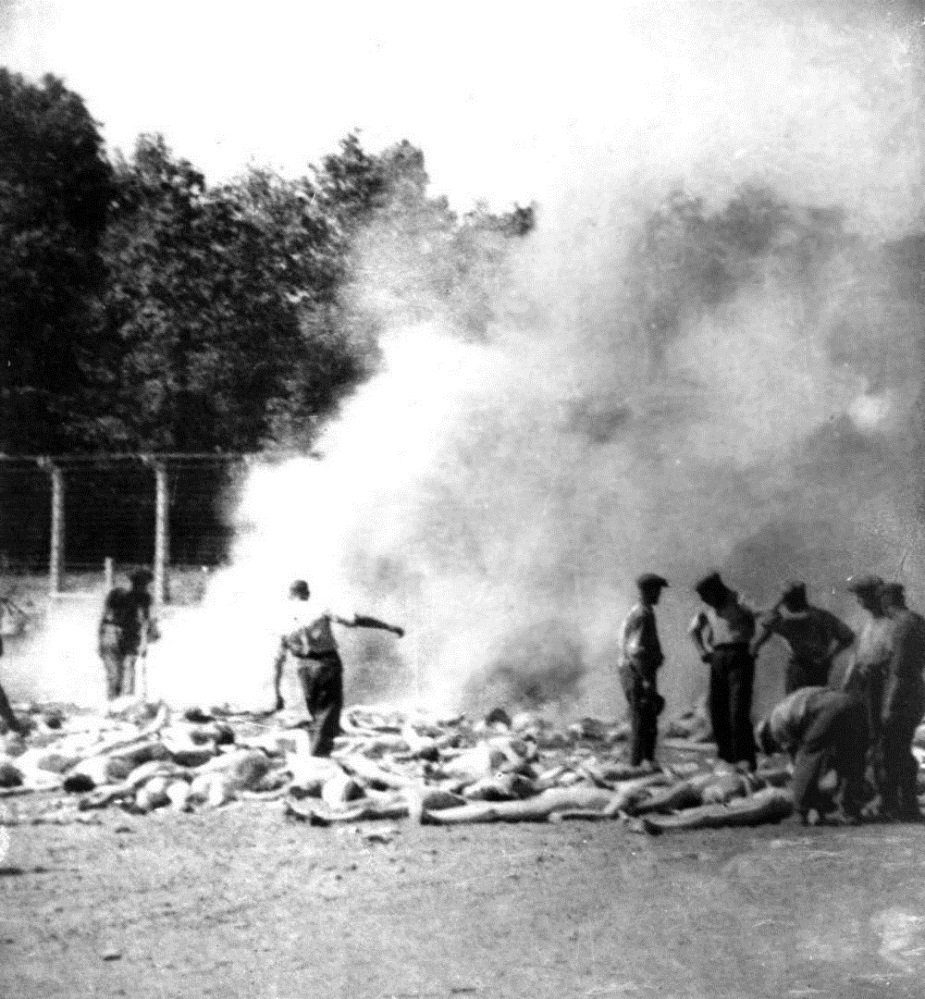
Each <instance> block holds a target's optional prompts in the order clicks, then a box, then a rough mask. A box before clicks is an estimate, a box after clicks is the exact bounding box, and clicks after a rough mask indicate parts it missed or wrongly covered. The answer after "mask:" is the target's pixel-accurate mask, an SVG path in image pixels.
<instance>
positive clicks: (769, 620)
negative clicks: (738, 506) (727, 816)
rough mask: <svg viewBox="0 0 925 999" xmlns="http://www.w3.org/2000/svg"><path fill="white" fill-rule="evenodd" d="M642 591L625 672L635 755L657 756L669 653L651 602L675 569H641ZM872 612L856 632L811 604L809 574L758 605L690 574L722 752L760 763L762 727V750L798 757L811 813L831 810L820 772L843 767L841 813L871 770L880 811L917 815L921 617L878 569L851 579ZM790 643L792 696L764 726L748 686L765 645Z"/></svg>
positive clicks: (638, 758) (862, 799)
mask: <svg viewBox="0 0 925 999" xmlns="http://www.w3.org/2000/svg"><path fill="white" fill-rule="evenodd" d="M636 584H637V587H638V590H639V602H638V603H637V604H636V605H634V607H633V608H632V610H631V611H630V612H629V614H628V616H627V618H626V620H625V621H624V624H623V629H622V633H621V642H620V665H619V672H620V680H621V685H622V687H623V691H624V693H625V695H626V698H627V702H628V704H629V707H630V719H631V724H632V734H631V757H632V762H633V764H634V765H645V764H646V763H649V764H650V765H654V760H655V744H656V738H657V724H658V715H659V713H660V712H661V710H662V708H663V707H664V703H665V702H664V700H663V698H662V697H661V695H660V694H659V692H658V683H657V674H658V670H659V668H660V667H661V666H662V664H663V662H664V655H663V653H662V648H661V643H660V641H659V637H658V630H657V627H656V619H655V607H656V605H657V604H658V602H659V599H660V596H661V593H662V590H663V589H664V588H665V587H666V586H668V582H667V580H665V579H664V578H663V577H662V576H658V575H655V574H653V573H645V574H644V575H642V576H640V577H639V578H638V579H637V580H636ZM847 588H848V589H849V590H850V591H851V592H852V593H854V595H855V596H856V598H857V600H858V602H859V603H860V605H861V607H862V608H864V610H866V611H867V612H868V619H867V621H866V622H865V625H864V628H863V629H862V631H861V634H860V635H859V636H857V641H856V642H855V634H854V632H853V630H852V629H851V628H850V627H848V625H847V624H845V623H844V622H843V621H841V620H840V619H839V618H838V617H836V616H835V615H834V614H832V613H830V612H829V611H827V610H824V609H823V608H820V607H814V606H813V605H811V604H810V603H809V601H808V599H807V594H806V586H805V584H804V583H802V582H793V583H789V584H787V586H786V587H785V589H784V591H783V593H782V594H781V598H780V600H779V601H778V603H777V604H776V605H775V606H774V607H773V608H772V609H771V610H770V611H767V612H763V613H762V612H759V611H756V610H755V609H754V608H752V607H751V606H749V605H748V604H747V603H746V602H745V601H743V600H742V599H741V598H740V596H739V594H738V593H737V592H736V591H735V590H733V589H731V588H729V587H728V586H727V585H726V584H725V583H724V582H723V580H722V578H721V577H720V575H719V573H716V572H713V573H710V574H709V575H708V576H705V577H704V578H703V579H701V580H700V581H699V582H697V583H696V585H695V586H694V590H695V592H696V593H697V595H698V596H699V598H700V600H701V601H702V603H703V607H702V608H701V609H700V610H699V611H698V612H697V614H696V615H695V617H694V619H693V621H692V622H691V625H690V628H689V629H688V633H689V635H690V638H691V640H692V642H693V644H694V647H695V648H696V650H697V653H698V654H699V656H700V658H701V660H702V661H703V662H704V663H705V664H706V665H708V666H709V669H710V675H709V693H708V699H707V705H708V712H709V717H710V723H711V725H712V728H713V736H714V739H715V741H716V745H717V755H718V757H719V758H720V759H721V760H724V761H726V762H727V763H730V764H733V765H736V766H742V767H745V768H747V769H750V770H754V769H755V766H756V748H757V747H756V735H757V739H758V742H759V743H760V744H761V748H762V750H763V751H764V752H765V753H768V754H770V753H772V752H775V751H778V750H785V751H788V752H789V753H790V754H791V756H792V757H793V760H794V784H793V789H794V799H795V803H796V807H797V809H798V810H799V811H800V813H801V815H802V816H803V817H804V818H806V817H807V816H809V814H810V813H811V812H812V811H815V812H816V814H817V815H818V816H824V815H825V814H826V813H831V812H833V811H834V810H835V807H836V806H835V803H834V800H833V797H832V795H831V794H829V793H827V792H826V791H824V790H823V789H822V788H821V786H820V785H821V784H822V783H823V776H824V774H825V773H826V772H827V771H828V770H834V771H835V772H836V773H837V774H838V777H839V785H840V804H839V808H840V813H841V814H842V815H844V817H845V818H846V819H847V820H849V821H856V820H858V819H859V818H860V816H861V813H862V810H863V809H864V808H865V806H866V807H867V809H868V812H870V811H871V804H870V803H869V802H868V801H867V798H868V797H869V794H868V793H867V784H866V780H865V774H866V773H869V774H870V776H871V778H872V782H873V784H874V786H875V787H876V791H877V793H878V795H879V800H878V801H875V803H874V805H873V811H874V812H875V814H877V815H878V816H880V817H882V818H891V819H903V820H918V819H920V818H921V814H920V812H919V806H918V799H917V795H916V782H917V775H918V765H917V762H916V760H915V757H914V756H913V754H912V750H911V746H912V738H913V735H914V733H915V729H916V727H917V726H918V724H919V723H920V721H921V720H922V717H923V714H925V679H923V669H925V618H922V617H921V616H920V615H918V614H916V613H915V612H913V611H911V610H909V609H908V608H907V607H906V604H905V595H904V590H903V587H902V586H901V585H900V584H898V583H885V582H884V581H883V580H882V579H880V578H879V577H877V576H869V575H864V576H857V577H852V579H850V580H849V581H848V585H847ZM775 635H776V636H778V637H779V638H781V639H783V641H784V642H785V643H786V645H787V647H788V649H789V653H790V655H789V661H788V664H787V673H786V695H787V696H786V697H785V698H784V700H783V701H781V703H780V704H778V705H777V706H776V707H775V708H774V710H773V711H772V712H771V714H770V715H769V716H768V718H766V719H764V720H763V721H762V722H761V723H760V724H759V726H758V727H757V730H753V728H752V720H751V711H752V693H753V688H754V678H755V662H756V659H757V656H758V653H759V650H760V649H761V648H762V647H763V646H764V645H765V643H766V642H767V641H768V640H769V639H770V638H771V637H773V636H775ZM852 645H854V646H855V651H854V656H853V659H852V662H851V666H850V668H849V669H848V670H847V672H846V674H845V678H844V680H843V681H842V683H841V685H840V689H833V688H832V687H830V686H829V679H830V674H831V670H832V664H833V661H834V659H835V657H836V656H837V655H838V654H839V653H841V652H843V651H844V650H846V649H848V648H849V647H851V646H852Z"/></svg>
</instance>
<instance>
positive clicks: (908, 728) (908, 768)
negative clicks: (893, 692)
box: [880, 692, 923, 817]
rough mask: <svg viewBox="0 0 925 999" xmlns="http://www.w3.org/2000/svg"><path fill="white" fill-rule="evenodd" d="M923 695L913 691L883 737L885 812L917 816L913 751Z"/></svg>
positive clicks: (916, 775) (882, 783) (894, 716)
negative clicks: (913, 738)
mask: <svg viewBox="0 0 925 999" xmlns="http://www.w3.org/2000/svg"><path fill="white" fill-rule="evenodd" d="M922 714H923V705H922V697H921V694H919V693H918V692H911V693H910V694H909V697H908V700H907V702H906V703H905V704H904V705H903V706H902V708H900V709H899V710H898V711H896V712H894V715H893V717H892V718H890V719H889V721H888V722H887V724H886V725H884V726H883V730H882V733H881V737H880V748H881V753H882V770H881V772H880V797H881V800H882V803H883V810H884V811H885V812H888V813H891V814H894V815H898V816H907V817H911V816H915V815H917V814H918V811H919V803H918V795H917V793H916V792H917V784H918V773H919V766H918V762H917V760H916V758H915V756H914V755H913V753H912V737H913V736H914V735H915V730H916V728H917V727H918V725H919V723H920V722H921V720H922Z"/></svg>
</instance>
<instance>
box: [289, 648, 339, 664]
mask: <svg viewBox="0 0 925 999" xmlns="http://www.w3.org/2000/svg"><path fill="white" fill-rule="evenodd" d="M292 654H293V655H294V656H295V657H296V659H314V660H315V661H316V662H324V661H325V660H331V659H335V660H336V659H340V655H339V654H338V652H337V649H330V650H329V651H327V652H293V653H292Z"/></svg>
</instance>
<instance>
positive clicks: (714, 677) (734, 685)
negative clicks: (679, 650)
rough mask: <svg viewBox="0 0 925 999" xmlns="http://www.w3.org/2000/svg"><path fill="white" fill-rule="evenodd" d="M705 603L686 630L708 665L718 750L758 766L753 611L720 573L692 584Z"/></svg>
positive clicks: (722, 755)
mask: <svg viewBox="0 0 925 999" xmlns="http://www.w3.org/2000/svg"><path fill="white" fill-rule="evenodd" d="M694 589H695V591H696V592H697V595H698V596H699V597H700V599H701V600H702V601H703V602H704V604H705V605H706V608H705V609H704V610H700V611H698V612H697V614H696V616H695V617H694V620H693V621H691V625H690V628H689V629H688V633H689V634H690V637H691V640H692V641H693V643H694V647H695V648H696V649H697V652H698V654H699V655H700V658H701V660H702V661H703V662H705V663H707V664H708V665H709V667H710V692H709V697H708V704H709V710H710V724H711V725H712V726H713V737H714V738H715V739H716V747H717V754H718V756H719V758H720V759H721V760H725V761H726V762H727V763H732V764H741V763H744V764H746V765H747V766H748V768H749V769H750V770H754V769H755V739H754V733H753V732H752V722H751V712H752V690H753V687H754V683H755V659H754V656H753V655H752V653H751V642H752V639H753V638H754V637H755V614H754V611H752V610H751V609H750V608H749V607H746V606H745V605H744V604H743V603H742V602H741V601H740V600H739V595H738V593H736V592H735V590H731V589H729V587H728V586H726V584H725V583H724V582H723V580H722V579H721V578H720V575H719V573H718V572H711V573H710V574H709V575H708V576H704V578H703V579H701V580H700V582H699V583H697V585H696V586H695V587H694Z"/></svg>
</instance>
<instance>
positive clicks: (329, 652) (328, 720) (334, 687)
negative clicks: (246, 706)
mask: <svg viewBox="0 0 925 999" xmlns="http://www.w3.org/2000/svg"><path fill="white" fill-rule="evenodd" d="M310 596H311V591H310V590H309V587H308V583H307V582H306V581H305V580H304V579H297V580H295V582H294V583H293V584H292V585H291V586H290V587H289V599H290V601H291V603H292V606H291V610H292V620H291V622H290V628H289V629H288V630H287V631H286V632H285V633H284V634H283V635H282V636H281V637H280V643H279V651H278V652H277V654H276V658H275V660H274V662H273V690H274V693H275V694H276V710H277V711H279V710H281V709H282V708H283V707H284V704H283V698H282V694H281V693H280V680H281V678H282V674H283V666H284V664H285V662H286V659H287V658H288V657H292V658H293V659H295V661H296V662H297V664H298V665H297V668H296V675H297V676H298V678H299V683H300V684H301V686H302V692H303V694H304V695H305V706H306V707H307V708H308V713H309V714H310V715H311V716H312V719H313V721H314V732H313V737H312V747H311V752H312V756H330V755H331V750H332V749H333V748H334V739H335V737H336V736H337V735H339V734H340V713H341V710H342V709H343V706H344V670H343V663H342V662H341V658H340V653H339V652H338V649H337V641H336V639H335V638H334V632H333V630H332V628H331V625H332V624H339V625H342V626H343V627H345V628H375V629H379V630H381V631H391V632H392V633H393V634H394V635H397V636H398V637H399V638H401V637H402V635H404V633H405V632H404V630H403V629H402V628H399V627H396V626H395V625H392V624H386V623H385V622H384V621H380V620H379V619H378V618H374V617H368V616H365V615H360V614H355V615H354V616H353V617H352V618H345V617H339V616H338V615H336V614H332V613H331V612H330V611H329V610H324V609H319V608H316V607H313V606H311V605H310V604H309V598H310Z"/></svg>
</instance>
